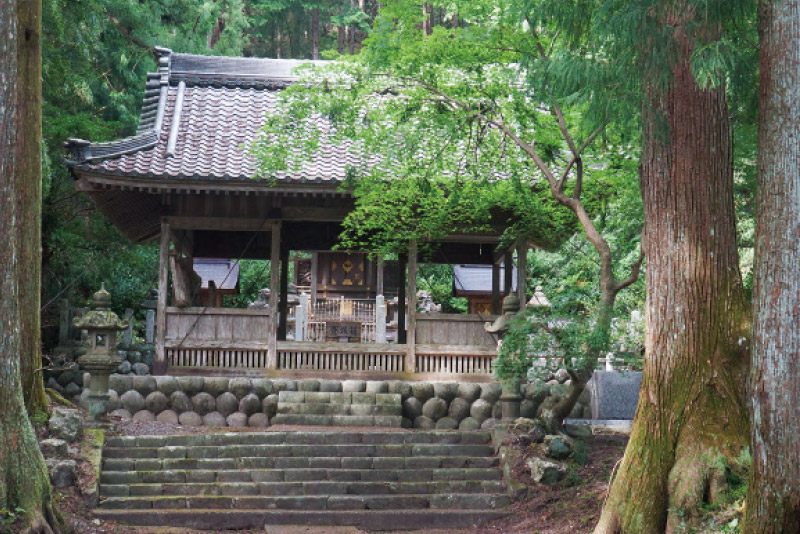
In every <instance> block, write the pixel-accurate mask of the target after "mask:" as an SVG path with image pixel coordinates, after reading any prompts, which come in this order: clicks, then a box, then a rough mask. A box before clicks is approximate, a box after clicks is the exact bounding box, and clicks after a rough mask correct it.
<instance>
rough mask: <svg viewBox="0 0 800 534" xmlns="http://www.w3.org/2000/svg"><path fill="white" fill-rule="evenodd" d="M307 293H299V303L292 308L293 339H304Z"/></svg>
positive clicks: (306, 320) (306, 318)
mask: <svg viewBox="0 0 800 534" xmlns="http://www.w3.org/2000/svg"><path fill="white" fill-rule="evenodd" d="M308 300H309V297H308V295H300V303H299V304H298V305H297V307H296V308H295V309H294V340H295V341H305V340H306V327H307V324H308Z"/></svg>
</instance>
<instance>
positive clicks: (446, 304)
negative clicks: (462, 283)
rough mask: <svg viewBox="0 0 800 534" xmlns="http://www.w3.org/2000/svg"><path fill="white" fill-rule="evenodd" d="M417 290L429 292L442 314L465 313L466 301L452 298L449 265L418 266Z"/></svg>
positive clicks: (460, 298) (450, 268) (461, 298)
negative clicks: (440, 306) (439, 306)
mask: <svg viewBox="0 0 800 534" xmlns="http://www.w3.org/2000/svg"><path fill="white" fill-rule="evenodd" d="M417 288H419V289H421V290H423V291H429V292H430V294H431V299H432V300H433V302H435V303H437V304H441V305H442V313H466V312H467V299H465V298H463V297H454V296H453V268H452V267H451V266H449V265H436V264H431V263H421V264H419V268H418V270H417Z"/></svg>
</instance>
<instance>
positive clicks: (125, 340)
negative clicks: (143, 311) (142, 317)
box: [122, 308, 133, 349]
mask: <svg viewBox="0 0 800 534" xmlns="http://www.w3.org/2000/svg"><path fill="white" fill-rule="evenodd" d="M125 320H126V321H127V322H128V327H127V328H126V329H125V330H123V331H122V346H123V347H125V348H126V349H127V348H130V346H131V345H132V344H133V310H132V309H130V308H126V309H125Z"/></svg>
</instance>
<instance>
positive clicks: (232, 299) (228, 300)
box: [224, 260, 270, 308]
mask: <svg viewBox="0 0 800 534" xmlns="http://www.w3.org/2000/svg"><path fill="white" fill-rule="evenodd" d="M269 264H270V262H269V260H239V294H238V295H226V296H225V299H224V305H225V306H226V307H231V308H247V305H248V304H250V303H251V302H253V301H254V300H256V298H258V290H259V289H264V288H265V287H269V273H270V270H269Z"/></svg>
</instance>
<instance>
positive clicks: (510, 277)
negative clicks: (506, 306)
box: [503, 250, 514, 297]
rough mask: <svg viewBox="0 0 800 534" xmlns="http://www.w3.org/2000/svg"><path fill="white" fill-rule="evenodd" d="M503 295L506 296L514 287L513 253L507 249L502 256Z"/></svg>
mask: <svg viewBox="0 0 800 534" xmlns="http://www.w3.org/2000/svg"><path fill="white" fill-rule="evenodd" d="M503 278H504V279H503V296H504V297H507V296H509V295H510V294H511V291H513V289H514V254H513V253H512V252H511V251H510V250H507V251H506V253H505V255H504V258H503Z"/></svg>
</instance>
